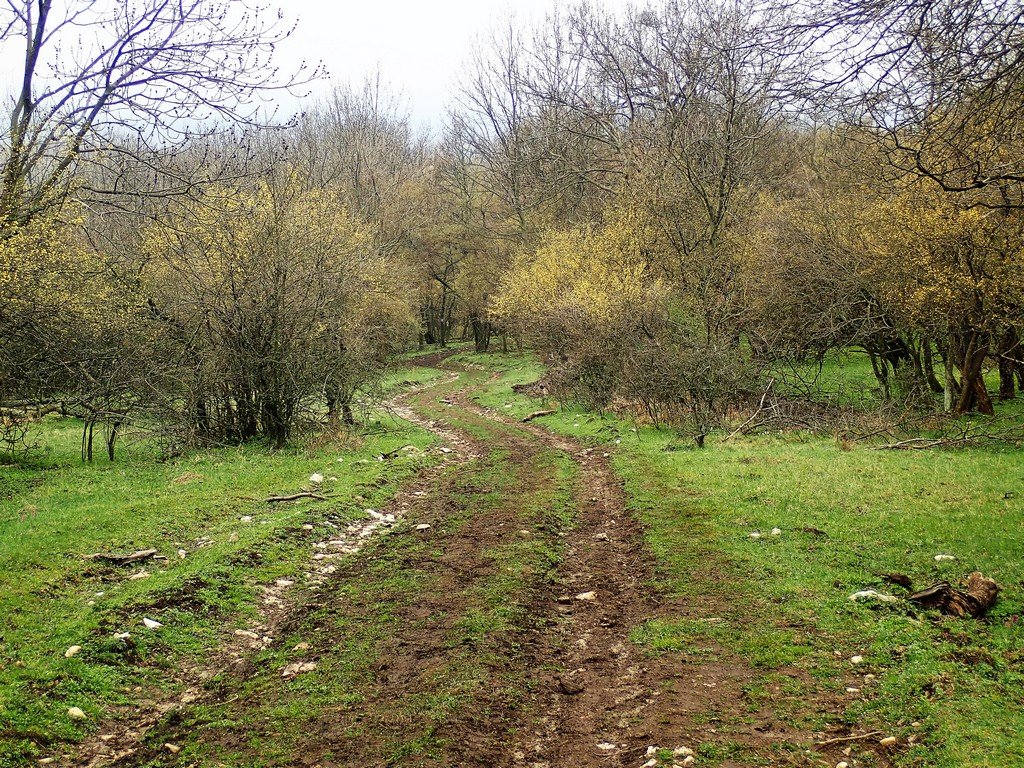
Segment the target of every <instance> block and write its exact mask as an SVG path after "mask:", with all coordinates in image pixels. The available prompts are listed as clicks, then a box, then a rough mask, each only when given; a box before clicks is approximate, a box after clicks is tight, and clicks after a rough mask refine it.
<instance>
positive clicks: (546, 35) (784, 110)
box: [0, 0, 1024, 458]
mask: <svg viewBox="0 0 1024 768" xmlns="http://www.w3.org/2000/svg"><path fill="white" fill-rule="evenodd" d="M243 5H245V4H244V3H237V2H234V3H228V2H222V3H218V2H212V0H192V2H189V3H184V4H167V3H164V2H159V0H131V1H130V2H126V3H123V4H120V3H119V4H102V3H91V2H75V3H65V4H62V5H59V7H58V4H54V3H51V2H50V1H49V0H38V2H24V3H9V4H6V6H5V7H4V8H2V9H0V42H2V44H3V46H4V47H5V48H6V47H8V46H14V47H20V48H24V50H25V58H24V60H25V70H24V77H23V78H20V77H19V82H20V83H21V88H20V90H19V91H18V92H17V93H15V94H14V97H13V99H12V100H11V101H10V102H9V114H8V115H7V116H6V117H8V118H9V119H8V120H6V121H5V123H4V125H5V128H4V133H3V140H2V160H0V161H2V176H0V408H2V411H0V416H2V436H3V439H4V441H5V443H6V447H7V449H9V450H12V449H18V448H20V447H22V446H24V445H26V444H30V442H31V437H30V436H31V424H32V421H33V420H34V419H36V418H38V417H39V416H40V415H43V414H45V413H48V412H53V411H61V412H65V413H70V414H73V415H76V416H79V417H81V418H82V419H83V421H84V424H85V429H84V433H83V456H84V457H85V458H92V455H93V450H94V441H95V442H96V443H97V444H99V442H100V440H101V438H100V436H101V435H102V439H103V440H105V441H106V445H105V446H104V448H103V450H107V451H109V453H110V455H111V456H113V455H114V450H115V443H116V440H117V437H118V434H119V433H120V432H123V431H124V430H126V429H129V428H138V427H145V428H147V429H158V430H159V431H160V432H161V434H163V435H165V436H166V438H167V439H168V441H169V443H170V444H171V445H172V446H184V445H189V444H204V443H221V442H237V441H244V440H249V439H253V438H262V439H266V440H268V441H270V442H271V443H272V444H274V445H283V444H284V443H286V442H287V441H288V440H289V439H290V438H291V437H292V436H293V435H294V434H295V433H296V432H297V431H301V430H304V429H307V428H310V427H312V426H315V425H317V424H323V423H325V422H332V423H338V424H340V423H343V422H352V421H353V420H356V419H357V418H358V416H359V408H360V407H362V406H365V405H366V404H367V403H370V402H372V400H373V398H374V396H375V392H376V391H377V388H378V386H379V382H380V379H381V377H382V375H383V373H384V372H385V371H386V370H387V367H388V364H389V361H390V360H392V359H393V358H394V357H395V356H396V355H397V354H399V353H401V352H402V351H405V350H408V349H411V348H415V347H416V346H417V344H419V345H434V344H436V345H445V344H448V343H450V342H453V341H455V340H462V339H471V340H472V341H473V342H474V343H475V346H476V348H477V350H478V351H486V350H488V349H496V348H500V349H510V348H522V347H527V348H530V349H533V350H536V351H537V352H539V353H540V354H541V355H542V356H543V358H544V360H545V362H546V363H548V365H549V367H550V375H549V381H548V382H547V383H548V386H549V387H550V388H551V390H552V391H553V392H556V393H558V394H559V396H560V397H563V398H566V399H572V400H576V401H578V402H581V403H584V404H586V405H588V406H590V407H594V408H598V409H604V408H608V407H625V408H632V409H635V411H636V412H638V413H642V414H643V415H644V416H645V417H647V418H649V419H651V420H653V421H655V422H658V423H670V424H676V425H690V427H691V428H692V429H693V430H694V434H695V435H696V436H697V437H701V436H702V435H703V434H705V433H706V432H707V431H708V430H710V429H714V428H716V427H719V426H722V425H724V424H725V423H727V422H728V421H730V420H732V421H733V422H737V420H738V422H742V421H743V419H744V418H745V414H748V413H750V412H752V411H754V410H755V409H757V408H758V407H759V404H760V406H763V405H764V403H765V399H766V397H769V396H770V397H771V398H778V401H777V402H776V405H777V406H778V407H779V408H781V409H782V410H783V411H785V412H787V413H791V414H796V413H802V414H804V415H803V416H802V417H801V418H803V419H804V421H805V422H806V419H807V418H808V417H807V414H808V413H811V412H813V413H814V414H816V415H817V416H818V417H820V418H822V419H825V418H827V410H828V408H830V407H838V406H835V404H830V402H829V401H828V399H827V398H825V397H823V396H821V395H820V393H818V392H817V391H816V388H815V385H814V381H813V377H812V378H811V379H808V377H807V376H806V375H803V374H801V375H800V376H797V375H796V374H795V373H794V372H796V371H802V372H806V371H807V370H809V369H813V367H814V364H815V363H817V362H820V361H822V360H825V359H826V358H827V356H829V355H830V354H833V353H835V352H836V351H838V350H856V351H858V352H859V353H863V354H864V355H866V356H867V357H868V358H869V359H870V362H871V366H872V370H873V372H874V375H875V377H876V379H877V389H878V393H879V397H878V404H879V407H880V408H884V407H888V406H889V405H891V404H897V405H898V406H899V408H900V409H904V411H905V410H906V409H910V410H913V411H915V412H922V413H933V412H939V411H945V412H948V413H951V414H954V415H956V414H964V413H970V412H979V413H982V414H993V413H994V412H995V411H996V410H997V409H998V408H999V404H998V401H1000V400H1007V399H1011V398H1014V397H1015V395H1016V393H1017V391H1018V389H1019V388H1021V387H1022V386H1024V350H1022V348H1021V333H1022V330H1024V329H1022V324H1024V322H1022V321H1024V314H1022V308H1024V271H1022V269H1021V267H1022V258H1024V219H1022V208H1024V197H1022V193H1024V187H1022V183H1024V167H1022V158H1024V138H1022V137H1024V130H1022V129H1024V8H1022V7H1021V6H1020V5H1019V4H1017V3H1013V2H1006V1H1005V0H968V1H964V0H874V1H872V2H861V1H858V0H831V2H826V3H821V4H808V5H804V4H802V3H799V2H795V1H794V2H781V3H775V2H757V1H756V0H731V1H726V2H715V1H714V0H696V1H695V2H690V3H681V2H674V1H673V2H665V3H661V4H654V5H651V6H646V7H640V6H638V7H636V8H635V9H633V10H631V11H629V12H628V13H626V14H624V15H615V14H612V13H609V12H605V11H603V10H601V9H600V8H599V7H598V6H595V5H589V4H579V5H574V6H571V7H567V8H565V9H564V10H563V11H562V12H561V13H560V14H559V15H557V16H555V17H552V18H550V19H548V20H547V22H546V23H545V24H543V25H541V26H539V27H537V28H532V29H531V28H522V27H517V26H515V25H508V26H505V27H502V28H499V29H496V30H494V31H493V33H492V35H491V36H490V37H489V38H487V39H486V40H483V41H481V44H480V46H479V53H478V55H477V56H476V58H475V59H474V60H473V61H472V62H470V63H469V64H468V66H467V68H466V73H467V74H466V76H465V78H464V81H463V82H462V84H461V88H460V91H459V93H458V94H457V95H456V96H455V97H454V100H453V104H452V107H451V111H450V114H449V116H448V119H447V122H446V125H445V127H444V130H443V131H442V132H441V133H440V135H436V136H426V135H421V134H420V133H419V132H417V131H416V130H415V129H414V127H413V124H412V122H411V120H410V119H409V117H408V116H407V115H406V114H405V113H404V111H403V107H402V100H401V98H400V97H398V96H396V95H394V94H391V93H389V91H388V88H387V87H386V86H385V85H384V84H382V83H380V82H378V81H371V82H368V83H366V84H365V85H363V86H361V87H355V88H339V89H337V90H336V91H335V92H334V94H333V96H332V97H331V98H329V99H326V100H323V101H320V102H317V103H309V105H308V109H307V111H306V112H304V113H303V114H302V115H300V116H298V117H296V118H294V119H291V120H287V119H283V118H282V117H281V116H279V115H276V114H271V113H268V111H267V109H266V106H265V104H266V101H267V100H268V99H273V98H274V94H275V92H277V91H289V92H292V93H295V92H301V91H302V89H303V88H305V87H306V86H307V85H308V84H309V83H310V82H312V81H313V80H315V79H317V78H319V77H320V76H321V74H322V73H321V72H320V71H318V70H317V69H316V68H310V69H307V70H303V71H300V72H296V73H286V72H282V71H280V70H278V69H276V68H274V66H273V65H272V54H273V46H274V43H275V41H279V40H280V39H281V38H282V37H283V36H286V35H287V34H288V32H289V29H288V27H287V25H282V22H280V20H279V19H278V17H277V16H276V15H272V14H270V15H268V14H266V13H262V14H261V13H258V12H257V10H256V9H251V10H252V12H251V13H248V14H241V13H240V8H241V6H243ZM51 6H52V7H51ZM304 21H306V22H307V23H309V20H304ZM98 31H99V32H98ZM996 377H998V378H996ZM986 379H987V380H986ZM996 387H997V389H996ZM823 414H825V415H823ZM26 435H27V436H28V438H27V442H26ZM96 450H100V449H98V448H97V449H96Z"/></svg>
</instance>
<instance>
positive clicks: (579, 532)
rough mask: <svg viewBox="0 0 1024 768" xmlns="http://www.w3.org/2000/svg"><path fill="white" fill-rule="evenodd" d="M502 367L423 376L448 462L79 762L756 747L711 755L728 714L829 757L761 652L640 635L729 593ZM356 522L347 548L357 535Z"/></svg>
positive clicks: (569, 761) (703, 614)
mask: <svg viewBox="0 0 1024 768" xmlns="http://www.w3.org/2000/svg"><path fill="white" fill-rule="evenodd" d="M424 362H425V363H427V364H435V365H443V360H442V359H441V358H433V359H428V360H425V361H424ZM487 381H488V376H487V374H486V373H485V372H481V371H474V370H468V369H460V368H454V367H450V368H447V376H446V378H444V379H443V380H442V381H441V383H439V384H437V385H435V386H431V387H426V388H423V389H419V390H415V391H413V392H411V393H409V394H407V395H406V396H404V397H403V398H402V399H401V402H400V403H398V404H397V407H398V409H399V411H400V413H401V414H402V415H403V416H404V417H405V418H407V419H409V420H411V421H414V422H416V423H418V424H419V425H420V426H423V427H426V428H428V429H430V430H432V431H434V432H436V433H437V434H438V435H439V436H440V437H441V439H442V440H443V443H444V447H443V449H442V450H443V451H444V452H445V454H444V455H445V457H446V461H444V462H443V463H442V464H440V465H439V466H437V467H435V468H433V469H431V470H428V471H427V472H426V473H424V474H423V475H422V476H421V477H420V478H419V479H418V480H417V481H416V482H414V483H413V484H412V485H411V486H409V487H407V488H405V489H404V490H403V491H402V492H401V493H399V494H398V496H396V497H395V498H394V499H393V500H392V501H391V503H390V504H389V505H388V507H387V508H384V509H381V510H375V511H374V512H375V517H374V518H373V520H376V521H378V522H379V523H380V524H381V525H382V526H384V527H382V528H381V529H380V530H377V528H376V524H374V526H371V527H368V528H359V527H358V526H357V527H354V528H353V527H351V526H350V529H349V531H348V535H349V537H350V539H351V540H350V541H349V545H348V547H347V548H345V547H343V549H344V552H345V554H344V556H340V553H339V556H337V557H335V556H334V555H332V556H331V558H332V559H330V560H329V561H328V560H324V559H323V558H325V557H326V556H325V555H323V554H321V555H319V557H320V558H321V559H319V560H315V561H313V562H311V565H310V572H309V574H307V576H309V577H310V578H311V580H312V583H311V585H310V586H309V589H307V590H304V591H302V592H300V593H296V591H295V590H292V589H286V588H283V587H282V588H278V587H276V586H275V585H266V587H265V588H264V594H265V599H264V601H263V604H262V607H261V615H260V616H259V617H258V618H257V620H256V621H254V623H253V626H252V628H251V630H250V634H248V635H247V634H244V633H243V634H239V633H238V632H235V633H234V634H233V635H230V636H227V637H226V638H225V646H224V649H223V651H222V653H220V654H218V655H217V657H216V658H211V660H210V664H209V666H208V667H207V668H205V669H201V670H193V671H192V672H191V673H190V674H186V675H182V678H181V691H182V693H181V695H180V696H179V698H178V699H177V700H176V701H173V702H162V703H161V704H160V705H159V706H154V707H152V708H151V709H149V710H145V711H143V710H140V712H139V713H138V716H137V717H136V719H135V721H134V722H135V725H134V727H129V728H122V729H121V730H120V731H116V730H115V731H113V732H112V733H108V734H107V736H108V737H109V738H107V739H106V740H105V741H104V742H102V743H100V742H96V741H94V742H92V743H91V744H86V745H84V746H83V749H82V752H81V760H80V761H79V763H78V764H80V765H89V766H98V765H109V764H118V765H163V764H186V763H185V762H182V761H183V760H184V758H185V757H188V758H189V760H188V763H187V764H210V765H217V764H221V765H253V766H256V765H261V766H270V765H281V766H284V765H303V766H323V767H324V768H326V767H327V766H398V765H408V766H413V765H415V766H481V767H482V766H489V767H495V766H512V767H515V768H518V767H524V768H525V766H531V767H533V768H556V767H557V768H563V767H570V766H571V767H573V768H575V767H584V766H623V767H626V766H629V767H630V768H640V767H641V766H644V765H665V766H671V765H680V766H682V765H690V764H695V763H696V762H698V761H703V763H702V764H717V765H724V766H731V765H745V764H750V763H741V762H735V761H732V760H731V759H730V757H729V752H728V750H727V749H724V750H720V752H719V753H715V757H716V759H714V760H713V761H711V762H710V763H709V762H708V761H707V760H706V759H705V757H702V756H699V755H697V756H694V755H692V754H691V753H692V752H697V751H698V749H699V748H700V746H701V744H704V743H706V742H708V743H710V742H711V741H716V742H720V741H721V739H720V738H717V736H716V734H717V731H718V727H720V724H722V723H723V722H729V723H730V724H731V726H730V728H731V730H730V732H729V736H728V743H732V744H736V743H738V744H742V745H745V746H746V747H753V748H755V749H757V750H758V751H763V753H764V754H766V755H768V754H772V755H777V757H775V758H773V762H772V764H776V765H779V764H790V765H816V764H817V765H821V764H824V763H822V762H816V761H815V760H816V759H817V758H820V757H821V756H819V755H815V759H810V758H808V757H807V756H806V754H805V753H804V751H803V750H802V749H799V748H798V747H797V745H798V744H801V743H807V742H808V741H809V735H808V734H803V733H799V732H798V731H794V730H793V729H792V728H791V727H789V726H787V725H786V724H785V723H784V722H780V718H778V717H777V716H776V715H775V713H774V712H773V711H772V710H771V708H770V706H769V707H768V708H765V706H761V705H758V706H753V707H752V706H751V705H750V702H749V701H746V700H745V699H744V690H745V687H746V686H747V685H748V684H749V683H750V682H751V680H752V679H753V677H754V673H753V672H752V670H750V669H749V667H747V666H746V665H745V664H743V663H742V661H741V660H738V659H735V658H730V657H728V655H726V654H724V653H717V652H716V649H714V648H705V649H702V650H703V651H704V652H705V653H704V655H703V656H702V657H701V659H702V660H700V661H699V662H696V663H695V662H694V660H693V657H692V656H686V655H680V654H662V655H652V654H650V653H649V652H648V651H646V650H645V649H644V648H643V647H642V646H640V645H638V644H637V643H635V642H633V641H632V640H631V633H634V632H635V631H636V630H637V629H638V628H640V627H641V626H643V625H644V624H645V622H647V621H649V620H650V619H652V618H657V617H658V616H663V615H666V614H668V613H672V614H674V615H677V616H678V615H684V616H690V617H693V618H694V619H695V620H704V619H708V620H715V618H714V617H715V614H716V611H717V610H718V609H719V607H720V606H718V605H716V604H715V603H714V602H713V601H712V602H709V603H708V604H706V605H700V606H680V605H672V604H671V602H670V601H668V600H667V599H666V598H665V597H664V596H663V595H659V594H658V593H657V591H656V589H655V587H654V586H653V585H654V583H655V574H654V573H653V571H652V563H653V558H652V556H651V554H650V553H649V552H647V551H646V550H645V545H644V539H643V532H642V530H641V529H640V527H639V526H638V524H637V523H636V522H635V521H634V519H633V518H632V517H631V515H630V514H629V512H628V511H627V504H626V499H625V495H624V492H623V489H622V487H621V484H620V483H619V481H618V480H617V479H616V477H615V475H614V473H613V472H612V469H611V465H610V457H609V455H608V453H606V452H605V451H604V450H603V449H601V448H592V447H587V446H584V445H582V444H579V443H577V442H575V441H573V440H570V439H567V438H565V437H561V436H556V435H554V434H551V433H549V432H547V431H545V430H544V429H542V428H540V427H537V426H535V425H533V424H523V423H519V422H516V421H513V420H510V419H508V418H506V417H504V416H503V415H501V414H497V413H493V412H488V411H485V410H483V409H481V408H479V407H477V406H476V405H474V404H473V402H472V400H471V398H470V396H471V394H472V393H473V391H474V390H475V389H476V388H479V387H481V386H484V385H486V384H487ZM392 520H393V521H394V522H393V523H392ZM368 525H369V524H368ZM365 531H369V532H365ZM377 534H379V535H377ZM334 535H335V537H338V536H341V537H342V538H341V539H340V540H339V539H337V538H336V539H335V540H333V541H330V542H326V543H325V547H326V544H332V545H336V544H339V542H340V545H344V541H345V540H344V535H343V533H338V534H334ZM319 551H320V552H321V553H322V552H323V551H324V548H321V550H319ZM314 557H317V556H314ZM289 664H290V665H291V666H288V665H289ZM302 665H305V666H304V667H303V666H302ZM779 680H783V678H779ZM783 681H784V680H783ZM737 724H738V725H737ZM108 730H109V729H108ZM168 744H170V745H172V746H173V747H175V748H176V749H178V750H180V753H179V751H174V750H172V749H170V748H169V747H167V746H166V745H168ZM780 745H783V746H784V747H787V748H788V749H783V750H782V751H781V752H780V751H779V750H778V747H779V746H780ZM651 747H654V748H655V750H656V751H654V752H652V751H651ZM705 756H707V750H705ZM651 760H654V761H655V762H654V763H650V761H651ZM833 764H834V763H833Z"/></svg>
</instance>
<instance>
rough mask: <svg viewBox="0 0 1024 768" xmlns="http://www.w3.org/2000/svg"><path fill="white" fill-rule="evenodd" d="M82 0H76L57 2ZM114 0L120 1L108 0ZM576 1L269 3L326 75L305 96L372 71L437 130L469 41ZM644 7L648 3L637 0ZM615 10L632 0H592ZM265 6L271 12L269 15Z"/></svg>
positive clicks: (299, 52)
mask: <svg viewBox="0 0 1024 768" xmlns="http://www.w3.org/2000/svg"><path fill="white" fill-rule="evenodd" d="M62 1H63V2H82V0H62ZM111 1H113V2H119V1H120V0H111ZM573 2H574V0H269V2H268V5H270V6H274V5H277V6H279V7H280V8H281V10H282V11H283V13H284V14H285V18H286V20H288V21H289V22H290V21H291V20H296V21H297V22H298V25H297V28H296V30H295V32H294V33H293V35H292V36H291V37H290V38H289V39H288V40H286V41H284V42H283V43H282V44H281V45H280V46H279V47H278V50H277V63H278V64H279V65H281V66H282V68H283V69H284V70H285V71H288V70H294V69H296V68H297V67H298V66H299V64H300V63H301V62H302V61H303V60H305V61H307V62H308V63H310V64H315V63H317V62H320V61H322V62H323V64H324V65H325V66H326V68H327V70H328V72H329V78H328V79H325V80H323V81H320V82H317V83H316V84H314V85H313V86H311V90H312V95H311V100H316V98H317V97H322V96H324V95H326V94H327V93H328V92H329V91H330V89H331V88H332V87H333V86H334V85H344V84H349V83H351V84H353V85H355V86H359V85H361V84H362V82H363V80H364V79H365V78H366V76H367V75H370V74H372V73H374V72H376V71H377V70H378V69H379V70H380V72H381V74H382V80H383V82H384V83H385V84H387V85H388V86H389V90H391V91H392V92H395V93H399V94H401V95H402V96H403V97H404V98H405V100H406V102H407V106H408V109H409V113H410V114H411V116H412V118H413V120H414V121H415V122H416V123H417V124H418V125H419V126H421V127H423V128H426V129H431V130H434V131H437V130H438V129H440V128H441V126H442V125H443V119H444V114H445V106H446V105H447V104H449V103H450V101H451V96H452V94H453V92H454V88H455V85H456V82H457V80H458V75H459V72H460V69H461V68H462V67H463V66H464V65H465V64H466V62H467V61H468V59H469V57H470V54H471V52H472V48H473V45H474V42H476V41H477V40H478V39H486V38H487V36H488V34H489V33H490V32H491V31H493V30H495V29H497V28H498V27H499V26H500V25H501V24H502V23H503V22H505V21H507V20H508V19H509V18H512V19H514V20H515V22H516V24H517V26H520V27H522V28H528V27H530V26H532V25H533V24H535V23H539V22H541V21H543V19H544V17H545V15H547V14H549V13H551V12H552V11H554V10H555V8H556V5H561V6H563V7H566V6H569V5H571V4H573ZM637 2H638V4H646V0H637ZM598 4H600V5H602V6H604V7H605V8H607V9H608V10H611V11H618V10H621V9H622V8H625V7H626V6H628V5H631V4H633V3H632V2H631V0H598ZM273 10H274V9H273V8H272V7H271V12H273ZM23 57H24V43H23V41H22V40H21V39H20V38H12V39H10V40H7V41H5V42H4V44H3V45H2V46H0V98H9V96H8V94H11V93H13V91H14V89H15V88H16V86H17V84H18V82H19V77H20V72H21V67H22V63H23ZM275 100H276V101H277V102H278V104H279V107H280V111H279V113H283V114H292V113H294V112H297V111H299V110H300V109H302V108H303V107H304V106H305V104H304V103H303V102H299V101H297V100H296V99H293V98H288V97H287V96H284V95H279V98H277V99H275Z"/></svg>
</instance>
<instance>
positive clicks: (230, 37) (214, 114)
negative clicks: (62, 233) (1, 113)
mask: <svg viewBox="0 0 1024 768" xmlns="http://www.w3.org/2000/svg"><path fill="white" fill-rule="evenodd" d="M291 30H292V27H291V25H290V24H289V23H287V22H286V21H285V19H284V17H283V15H282V14H281V13H280V12H279V11H276V10H272V9H270V8H269V7H267V6H264V5H261V4H257V3H254V2H250V0H75V1H73V2H65V3H54V2H53V0H6V2H4V4H3V5H2V6H0V45H3V46H4V47H8V46H12V45H17V44H19V42H20V45H21V46H22V47H23V50H24V59H23V67H22V71H21V73H20V78H19V80H20V83H19V85H18V86H17V88H16V92H15V93H14V94H13V95H12V97H11V99H10V101H9V102H8V106H7V111H8V114H7V115H6V118H7V120H6V125H7V129H6V131H5V132H4V133H3V134H0V142H2V147H0V163H2V177H0V216H2V218H3V220H4V221H7V222H12V223H17V224H24V223H26V222H28V221H29V220H31V218H32V217H33V216H35V215H36V214H37V213H38V212H39V211H41V210H43V209H45V208H47V207H48V206H50V205H52V204H53V203H54V202H57V201H60V200H61V199H63V195H64V193H66V191H67V189H68V187H69V185H70V183H71V180H72V178H73V177H74V173H73V172H74V171H75V170H76V169H77V168H78V167H80V166H81V165H82V164H101V165H105V166H107V167H117V166H118V163H117V162H116V158H117V157H118V156H122V157H123V155H124V154H126V153H127V154H130V155H131V156H132V157H133V159H135V160H137V161H141V162H142V163H143V165H144V166H153V167H154V170H155V166H156V165H157V164H158V158H159V157H161V156H164V157H166V156H170V155H172V154H173V153H174V151H175V150H178V149H181V148H182V147H184V146H186V145H188V144H189V143H190V142H192V141H193V140H194V139H196V138H197V137H199V136H209V135H211V134H214V133H218V132H224V131H227V130H237V129H238V128H239V126H242V127H248V128H252V127H256V126H258V125H265V124H268V123H271V122H274V120H275V117H274V114H273V111H272V110H271V109H269V108H267V104H266V102H265V101H264V99H263V98H262V97H263V95H264V94H266V93H268V92H272V91H280V90H288V89H294V88H297V87H300V86H301V85H302V84H304V83H308V82H309V81H310V80H311V79H313V78H315V77H318V76H319V75H320V73H321V70H320V68H319V67H306V66H303V67H301V68H300V69H299V71H298V72H291V73H286V72H282V71H281V70H280V69H279V68H278V67H277V66H275V65H274V64H273V61H272V56H273V52H274V48H275V46H276V45H277V44H278V43H279V42H281V41H282V40H283V39H284V38H286V37H287V36H288V35H289V34H290V32H291ZM112 161H113V162H112ZM122 165H123V163H122ZM93 175H94V176H96V177H98V178H105V179H107V180H108V181H109V182H110V183H106V182H105V183H103V184H99V185H92V188H89V189H88V190H87V191H88V192H89V193H90V194H91V195H93V196H100V197H102V196H103V195H105V194H111V193H117V192H118V191H119V190H118V189H117V183H116V182H117V176H118V175H117V174H116V173H115V174H113V176H114V178H113V179H111V178H110V177H111V174H109V173H100V174H93ZM154 182H155V186H157V187H158V189H157V190H155V191H157V192H162V193H165V194H166V193H168V192H171V191H174V190H175V188H179V189H185V188H187V187H188V180H187V179H184V178H182V177H181V174H180V173H177V174H161V173H155V174H154ZM88 186H89V185H87V187H88Z"/></svg>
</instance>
